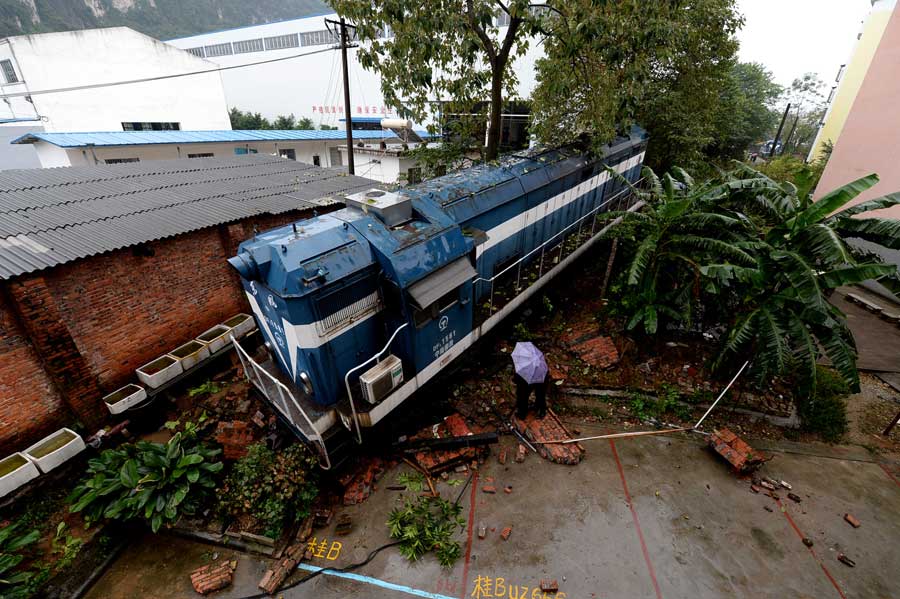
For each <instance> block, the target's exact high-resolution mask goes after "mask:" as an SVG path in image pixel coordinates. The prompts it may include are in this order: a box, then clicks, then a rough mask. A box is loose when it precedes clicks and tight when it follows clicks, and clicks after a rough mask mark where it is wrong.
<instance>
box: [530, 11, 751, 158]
mask: <svg viewBox="0 0 900 599" xmlns="http://www.w3.org/2000/svg"><path fill="white" fill-rule="evenodd" d="M741 23H742V20H741V17H740V16H739V15H738V14H737V12H736V10H735V0H683V1H679V2H640V1H637V0H607V1H605V2H595V1H593V0H572V1H570V2H565V3H560V5H559V13H556V17H554V19H553V23H552V32H553V33H554V35H550V36H549V37H547V38H546V39H545V40H544V44H543V46H544V50H545V57H544V58H543V59H541V60H539V61H538V63H537V80H538V85H537V88H536V89H535V91H534V94H533V101H534V121H535V123H534V129H533V130H534V131H535V132H536V133H537V135H538V138H539V139H540V140H541V141H543V142H545V143H548V144H556V143H562V142H566V141H574V140H575V139H577V138H579V137H580V136H582V135H584V134H587V135H588V136H589V137H590V138H591V139H592V141H593V143H594V144H595V145H600V144H602V143H604V142H606V141H608V140H609V139H610V138H611V137H612V136H613V135H614V134H615V132H616V129H617V127H618V128H624V127H627V126H628V125H630V124H631V123H632V122H638V123H639V124H641V125H642V126H644V127H645V128H647V130H648V131H649V133H650V136H651V139H653V143H651V144H650V146H649V149H648V156H647V162H648V163H649V164H651V165H653V166H655V167H656V166H659V167H662V169H663V170H668V168H669V166H671V165H672V164H675V163H680V164H693V163H696V162H702V161H703V160H704V156H703V153H702V151H703V149H704V148H706V147H707V146H709V145H710V144H711V143H712V142H713V140H714V132H715V129H714V123H715V121H716V116H717V114H718V110H719V102H720V98H721V92H722V89H723V88H724V86H725V83H726V82H727V81H728V77H729V74H730V72H731V68H732V65H733V62H732V59H733V56H734V54H735V52H736V50H737V41H736V39H735V32H736V31H737V29H738V28H739V27H740V25H741Z"/></svg>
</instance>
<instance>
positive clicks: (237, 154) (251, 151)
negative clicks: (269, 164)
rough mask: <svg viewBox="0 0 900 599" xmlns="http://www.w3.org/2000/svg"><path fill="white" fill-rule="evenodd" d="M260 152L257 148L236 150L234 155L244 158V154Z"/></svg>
mask: <svg viewBox="0 0 900 599" xmlns="http://www.w3.org/2000/svg"><path fill="white" fill-rule="evenodd" d="M258 153H259V151H258V150H257V149H256V148H235V149H234V154H235V155H236V156H243V155H244V154H258Z"/></svg>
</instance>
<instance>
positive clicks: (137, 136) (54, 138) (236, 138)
mask: <svg viewBox="0 0 900 599" xmlns="http://www.w3.org/2000/svg"><path fill="white" fill-rule="evenodd" d="M416 133H418V134H419V136H421V137H422V138H423V139H425V138H428V137H431V135H430V134H428V133H427V132H425V131H417V132H416ZM345 138H346V133H345V132H344V131H343V130H342V129H333V130H329V131H322V130H319V129H308V130H304V129H273V130H258V129H253V130H236V131H228V130H219V131H103V132H96V133H26V134H25V135H22V136H21V137H18V138H16V139H14V140H12V141H11V142H9V143H11V144H33V143H37V142H39V141H45V142H47V143H51V144H53V145H55V146H59V147H60V148H83V147H87V146H130V145H147V144H196V143H246V142H259V141H342V140H344V139H345ZM353 139H354V141H356V140H360V141H371V140H375V141H381V140H388V139H397V136H396V135H395V134H394V133H392V132H390V131H353Z"/></svg>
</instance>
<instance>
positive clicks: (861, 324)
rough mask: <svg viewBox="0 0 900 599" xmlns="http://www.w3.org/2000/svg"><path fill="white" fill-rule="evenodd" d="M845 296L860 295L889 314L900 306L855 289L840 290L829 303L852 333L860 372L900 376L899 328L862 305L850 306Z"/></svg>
mask: <svg viewBox="0 0 900 599" xmlns="http://www.w3.org/2000/svg"><path fill="white" fill-rule="evenodd" d="M848 293H855V294H857V295H860V296H863V297H865V298H866V299H868V300H870V301H872V302H873V303H875V304H877V305H879V306H882V307H883V308H884V309H885V310H888V311H890V312H897V311H900V306H897V305H896V304H892V303H890V302H889V301H888V300H886V299H884V298H882V297H880V296H877V295H874V294H872V293H870V292H867V291H865V290H863V289H860V288H858V287H841V288H839V289H837V290H836V291H835V293H834V295H832V296H831V299H830V300H829V301H830V302H831V303H832V304H833V305H834V306H836V307H837V308H839V309H840V310H841V312H843V313H844V314H845V315H846V317H847V326H849V327H850V330H851V331H852V332H853V338H854V339H855V340H856V348H857V351H858V352H859V357H858V360H857V366H858V367H859V368H860V370H871V371H875V372H893V373H900V328H897V327H896V326H894V325H893V324H891V323H889V322H886V321H884V320H881V319H880V318H878V316H876V315H874V314H872V313H871V312H869V311H867V310H866V309H865V308H863V307H862V306H859V305H857V304H852V303H850V302H849V301H848V300H847V294H848Z"/></svg>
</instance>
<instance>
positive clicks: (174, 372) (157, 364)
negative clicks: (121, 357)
mask: <svg viewBox="0 0 900 599" xmlns="http://www.w3.org/2000/svg"><path fill="white" fill-rule="evenodd" d="M183 371H184V369H183V368H182V366H181V362H180V361H179V360H177V359H176V358H173V357H172V356H168V355H166V356H160V357H158V358H156V359H155V360H153V361H152V362H149V363H147V364H144V365H143V366H141V367H140V368H138V369H137V370H135V372H136V373H137V376H138V378H139V379H141V382H143V383H144V384H145V385H147V386H148V387H150V388H151V389H156V388H157V387H159V386H161V385H162V384H163V383H165V382H166V381H170V380H172V379H174V378H175V377H176V376H178V375H179V374H181V373H182V372H183Z"/></svg>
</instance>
